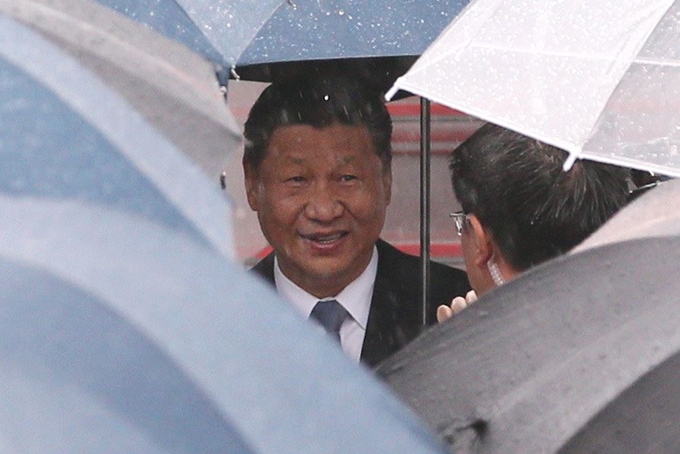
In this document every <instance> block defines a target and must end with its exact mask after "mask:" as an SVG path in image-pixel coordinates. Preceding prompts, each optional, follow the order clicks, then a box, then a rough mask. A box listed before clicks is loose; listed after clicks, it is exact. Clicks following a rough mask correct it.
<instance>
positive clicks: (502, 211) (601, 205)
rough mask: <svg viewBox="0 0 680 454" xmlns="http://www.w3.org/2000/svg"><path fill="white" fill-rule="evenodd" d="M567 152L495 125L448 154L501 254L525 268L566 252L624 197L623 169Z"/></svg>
mask: <svg viewBox="0 0 680 454" xmlns="http://www.w3.org/2000/svg"><path fill="white" fill-rule="evenodd" d="M567 155H568V153H567V152H566V151H564V150H562V149H560V148H556V147H553V146H551V145H547V144H545V143H543V142H540V141H538V140H534V139H531V138H529V137H526V136H524V135H522V134H519V133H516V132H514V131H510V130H507V129H505V128H502V127H500V126H496V125H493V124H486V125H484V126H482V127H481V128H480V129H479V130H478V131H477V132H475V133H474V134H473V135H472V136H470V137H469V138H468V139H467V140H466V141H465V142H463V143H462V144H461V145H460V146H459V147H458V148H456V149H455V150H454V151H453V152H452V153H451V158H450V169H451V181H452V184H453V188H454V189H453V190H454V192H455V194H456V197H457V198H458V200H459V202H460V203H461V205H462V208H463V211H464V212H465V213H471V214H475V215H476V216H477V217H478V218H479V220H480V222H481V223H482V224H483V225H484V226H485V227H487V228H488V229H490V231H491V234H492V235H493V237H494V240H495V241H496V243H497V244H498V247H499V248H500V250H501V252H502V253H503V256H504V258H505V259H506V260H508V262H509V263H510V265H512V266H513V267H514V268H515V269H517V270H525V269H527V268H529V267H531V266H534V265H537V264H539V263H541V262H543V261H545V260H548V259H550V258H552V257H555V256H557V255H560V254H562V253H565V252H567V251H568V250H569V249H571V248H572V247H574V246H576V245H577V244H579V243H580V242H581V241H583V240H584V239H585V238H586V237H587V236H589V235H590V234H591V233H592V232H594V231H595V230H596V229H597V228H598V227H599V226H600V225H602V224H603V223H604V222H605V221H606V220H607V219H609V218H610V217H611V216H612V215H613V214H614V213H616V212H617V211H618V210H619V209H620V208H621V207H623V206H624V205H625V204H626V200H627V196H628V171H627V170H626V169H624V168H622V167H616V166H612V165H606V164H600V163H596V162H592V161H583V160H577V161H576V163H575V164H574V166H573V167H572V168H571V169H570V170H569V171H568V172H565V171H563V169H562V165H563V163H564V161H565V160H566V158H567Z"/></svg>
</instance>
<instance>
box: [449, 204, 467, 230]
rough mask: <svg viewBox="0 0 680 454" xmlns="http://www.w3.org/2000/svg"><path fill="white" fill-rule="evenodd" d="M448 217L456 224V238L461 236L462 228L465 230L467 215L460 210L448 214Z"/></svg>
mask: <svg viewBox="0 0 680 454" xmlns="http://www.w3.org/2000/svg"><path fill="white" fill-rule="evenodd" d="M449 217H451V218H453V222H455V223H456V233H457V234H458V236H463V228H465V224H466V222H467V219H468V215H467V214H466V213H465V212H464V211H462V210H461V211H456V212H454V213H451V214H449Z"/></svg>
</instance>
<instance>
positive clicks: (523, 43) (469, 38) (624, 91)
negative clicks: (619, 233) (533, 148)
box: [393, 0, 680, 176]
mask: <svg viewBox="0 0 680 454" xmlns="http://www.w3.org/2000/svg"><path fill="white" fill-rule="evenodd" d="M679 61H680V2H678V1H674V0H653V1H645V2H641V1H637V0H626V1H619V0H608V1H600V2H579V1H562V0H551V1H544V0H523V1H521V2H519V3H518V2H503V1H500V0H476V1H474V2H473V3H471V4H470V5H469V7H468V8H467V9H466V10H465V11H464V12H463V13H462V14H461V15H460V16H458V17H457V18H456V20H454V21H453V22H452V23H451V25H450V26H449V27H448V28H447V29H446V30H445V31H444V32H443V33H442V34H441V35H440V36H439V38H437V40H436V41H435V42H434V43H433V44H432V46H431V47H430V48H428V50H427V51H426V52H424V53H423V55H422V56H421V58H420V59H419V60H418V61H417V62H416V63H415V64H414V65H413V67H412V68H411V69H410V70H409V72H408V73H406V74H405V75H404V76H403V77H402V78H401V79H399V80H397V82H396V83H395V85H394V87H393V90H396V89H401V90H407V91H409V92H411V93H415V94H418V95H421V96H424V97H426V98H428V99H430V100H432V101H435V102H438V103H441V104H444V105H446V106H449V107H451V108H455V109H458V110H461V111H463V112H466V113H468V114H471V115H474V116H476V117H479V118H481V119H483V120H486V121H490V122H493V123H496V124H500V125H502V126H505V127H508V128H510V129H513V130H516V131H518V132H520V133H523V134H526V135H528V136H531V137H534V138H536V139H539V140H542V141H544V142H547V143H550V144H553V145H555V146H558V147H560V148H564V149H565V150H567V151H569V152H570V154H571V156H570V161H568V162H567V163H566V167H569V165H570V163H571V162H573V160H574V159H576V158H588V159H593V160H597V161H602V162H609V163H614V164H619V165H624V166H627V167H633V168H638V169H642V170H649V171H653V172H655V173H661V174H668V175H676V176H677V175H680V158H678V156H680V155H679V154H678V153H677V149H678V147H679V146H680V131H679V130H678V128H677V125H678V124H680V65H678V62H679Z"/></svg>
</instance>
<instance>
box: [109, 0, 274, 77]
mask: <svg viewBox="0 0 680 454" xmlns="http://www.w3.org/2000/svg"><path fill="white" fill-rule="evenodd" d="M96 1H98V2H99V3H101V4H102V5H104V6H107V7H109V8H111V9H113V10H115V11H118V12H119V13H121V14H124V15H126V16H128V17H130V18H131V19H134V20H136V21H138V22H141V23H143V24H146V25H148V26H149V27H151V28H152V29H154V30H156V31H157V32H159V33H161V34H163V35H165V36H167V37H168V38H171V39H173V40H175V41H177V42H180V43H182V44H184V45H185V46H187V47H188V48H189V49H192V50H193V51H195V52H197V53H199V54H201V55H203V56H205V57H206V58H208V59H210V60H211V61H213V62H215V63H216V64H218V65H219V66H218V67H217V68H216V69H217V72H218V73H219V75H220V79H221V81H222V82H223V83H225V84H226V81H227V79H228V78H229V75H228V74H229V69H230V68H232V67H233V66H234V65H235V64H236V61H237V59H238V57H239V56H240V55H241V53H242V52H243V50H244V49H245V48H246V47H247V46H248V44H249V43H250V41H251V40H252V39H253V37H254V36H255V35H256V33H257V32H258V30H259V29H260V28H261V27H262V25H263V24H264V23H265V22H266V21H267V19H269V17H270V16H271V14H272V13H273V12H274V10H275V9H276V8H277V7H278V6H279V5H281V4H285V3H287V2H286V0H257V1H252V0H230V1H221V0H200V1H195V0H194V1H192V0H96Z"/></svg>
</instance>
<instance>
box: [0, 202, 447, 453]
mask: <svg viewBox="0 0 680 454" xmlns="http://www.w3.org/2000/svg"><path fill="white" fill-rule="evenodd" d="M0 210H1V211H2V213H3V216H1V217H0V231H2V232H3V234H2V235H0V273H1V274H2V276H3V292H2V296H0V303H1V304H2V308H3V310H2V311H1V312H0V364H1V365H2V367H0V370H2V372H1V373H0V386H1V387H2V389H3V393H2V397H0V421H2V422H3V424H2V427H3V429H2V430H1V431H0V443H1V444H2V446H3V448H5V449H6V450H8V452H36V453H38V452H69V453H75V452H84V453H85V452H87V453H90V452H120V453H129V452H144V453H155V452H177V453H180V452H182V453H187V452H200V453H210V452H214V453H224V452H229V453H240V452H258V453H280V452H309V453H315V452H343V451H345V450H347V451H348V452H399V451H400V450H404V451H405V452H427V453H434V452H441V450H440V448H439V447H438V445H437V444H436V442H435V441H434V438H433V437H431V436H430V435H429V434H428V433H427V432H426V431H425V430H424V429H423V427H421V425H420V424H419V423H417V422H416V421H415V419H413V418H412V416H411V415H409V413H408V412H407V411H405V409H404V408H403V407H402V406H401V405H399V404H398V403H397V402H396V401H395V400H394V398H393V397H391V396H390V395H389V393H387V392H386V390H385V389H383V388H382V387H381V386H380V385H379V384H378V383H377V382H376V381H375V380H374V379H372V378H371V377H370V376H369V375H368V373H367V372H365V371H364V370H362V369H360V368H358V367H357V366H356V364H353V363H350V361H349V360H347V359H346V358H345V357H344V354H343V353H342V351H340V350H339V349H337V347H336V346H334V345H332V344H331V343H330V342H329V340H328V339H326V338H325V337H324V336H323V335H321V334H319V333H316V332H315V331H313V330H312V329H311V328H310V327H311V325H309V324H308V322H306V321H305V320H302V319H300V318H299V316H297V314H295V313H293V312H292V311H291V309H290V308H289V307H288V306H287V305H286V304H285V303H283V302H282V301H280V300H279V299H278V297H277V296H276V295H275V294H274V293H273V292H272V291H271V290H270V289H269V288H267V287H266V286H265V284H263V283H260V282H259V281H258V280H257V279H256V278H255V277H253V276H250V275H248V274H247V273H246V272H245V271H244V270H242V269H241V267H240V266H239V265H235V264H234V265H229V264H228V263H227V262H226V261H225V260H224V258H223V257H222V256H220V255H218V254H214V253H212V252H210V251H208V250H206V249H205V248H204V247H202V246H201V245H200V244H198V243H197V242H195V241H194V240H193V239H192V238H190V237H188V236H185V235H182V234H179V233H177V232H173V231H171V230H168V229H165V228H163V227H160V226H158V225H157V224H153V223H149V222H146V221H144V220H142V219H139V218H138V217H133V216H129V215H127V214H125V213H120V212H116V211H114V210H111V209H108V208H105V207H98V206H94V205H82V204H78V203H72V202H63V201H50V200H36V199H32V198H23V199H17V198H7V197H5V196H4V195H3V196H0Z"/></svg>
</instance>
